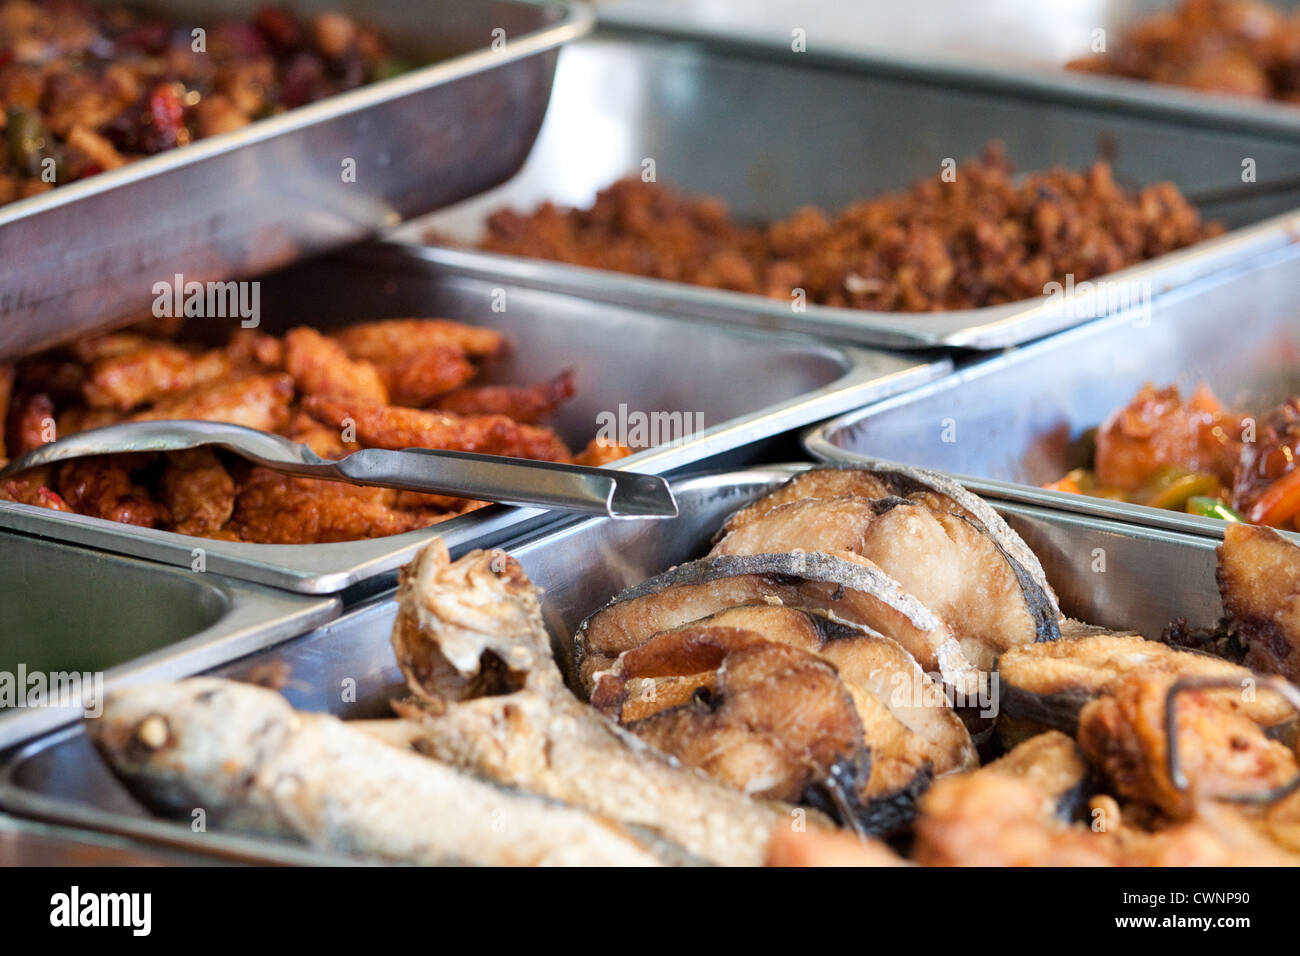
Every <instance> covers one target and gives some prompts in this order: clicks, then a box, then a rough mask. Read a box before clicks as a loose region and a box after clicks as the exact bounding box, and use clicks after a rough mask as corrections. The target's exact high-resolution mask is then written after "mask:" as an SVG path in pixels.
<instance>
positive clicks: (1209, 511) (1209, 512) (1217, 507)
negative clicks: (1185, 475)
mask: <svg viewBox="0 0 1300 956" xmlns="http://www.w3.org/2000/svg"><path fill="white" fill-rule="evenodd" d="M1187 513H1188V514H1189V515H1199V516H1200V517H1202V518H1219V519H1221V520H1223V521H1233V522H1236V523H1238V524H1240V523H1241V522H1243V521H1245V520H1246V519H1245V518H1243V517H1242V516H1241V514H1240V513H1239V512H1238V511H1236V510H1235V509H1234V508H1232V507H1231V506H1229V505H1228V504H1226V503H1225V502H1223V501H1221V500H1219V499H1218V498H1213V497H1210V496H1209V495H1193V496H1192V497H1190V498H1188V499H1187Z"/></svg>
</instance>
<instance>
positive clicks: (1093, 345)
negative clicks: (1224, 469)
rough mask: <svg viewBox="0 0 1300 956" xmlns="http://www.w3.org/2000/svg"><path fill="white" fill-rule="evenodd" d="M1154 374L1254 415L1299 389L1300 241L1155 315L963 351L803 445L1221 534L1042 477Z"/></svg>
mask: <svg viewBox="0 0 1300 956" xmlns="http://www.w3.org/2000/svg"><path fill="white" fill-rule="evenodd" d="M1146 382H1153V383H1155V384H1156V385H1165V384H1177V385H1178V386H1179V387H1180V388H1181V389H1182V390H1183V393H1184V394H1187V393H1189V392H1190V391H1191V390H1192V389H1194V388H1195V387H1196V385H1197V384H1199V383H1201V382H1204V383H1206V384H1208V385H1209V386H1210V387H1211V388H1212V389H1213V390H1214V392H1215V394H1216V395H1218V397H1219V399H1220V400H1221V401H1223V402H1224V403H1225V404H1226V405H1228V406H1229V407H1232V408H1238V409H1243V410H1246V411H1250V412H1252V413H1254V414H1256V415H1262V414H1263V413H1264V412H1265V411H1266V410H1267V409H1268V408H1270V407H1272V406H1273V405H1274V404H1276V403H1277V402H1280V401H1282V400H1283V399H1285V398H1286V397H1287V396H1289V395H1294V394H1297V393H1300V250H1292V251H1288V252H1286V253H1285V254H1279V255H1277V256H1274V257H1272V259H1271V260H1265V261H1263V262H1260V263H1258V264H1257V265H1256V266H1255V267H1254V268H1252V269H1250V270H1247V271H1245V272H1243V273H1241V274H1240V275H1238V276H1233V277H1230V278H1222V279H1218V280H1207V281H1204V282H1201V283H1198V284H1195V285H1191V286H1188V287H1186V288H1184V289H1181V290H1180V291H1179V292H1178V293H1177V294H1175V295H1173V296H1170V297H1169V298H1168V299H1166V300H1165V301H1163V302H1160V303H1158V304H1157V307H1156V308H1155V309H1154V310H1153V312H1152V314H1151V316H1150V318H1149V321H1147V320H1146V319H1145V318H1143V317H1140V316H1119V317H1116V318H1112V319H1106V320H1103V321H1101V322H1097V323H1093V324H1092V325H1088V326H1084V327H1082V328H1079V329H1075V330H1072V331H1070V332H1065V333H1062V334H1060V335H1057V336H1053V337H1051V338H1049V339H1045V340H1044V341H1042V342H1036V343H1033V344H1031V345H1027V346H1023V347H1021V348H1017V349H1012V350H1009V351H1006V352H1003V353H1002V354H1000V355H998V356H996V357H993V358H989V359H985V360H982V361H976V362H971V363H968V364H966V365H964V366H963V367H962V368H961V369H959V371H958V372H957V374H955V375H953V376H951V377H949V378H946V379H944V380H943V381H940V382H935V383H933V384H931V385H928V386H925V387H922V388H919V389H916V390H915V391H913V392H910V393H908V394H907V395H906V396H900V397H898V398H895V399H891V400H889V401H886V402H882V403H880V404H878V405H875V406H873V407H871V408H866V409H862V410H860V411H856V412H851V413H849V414H846V415H843V416H841V417H839V418H836V419H834V420H832V421H829V422H826V423H824V424H822V425H819V426H817V427H815V428H813V429H812V430H810V431H809V432H808V434H807V435H806V436H805V440H804V444H805V447H807V449H808V451H809V452H810V453H811V454H812V455H813V456H814V457H816V458H820V459H823V460H826V461H846V462H852V461H859V460H862V459H864V458H865V459H883V460H892V461H901V462H906V463H908V464H912V465H921V466H923V467H926V468H935V469H939V470H942V471H947V472H950V473H952V474H954V475H956V476H958V477H959V478H960V480H961V481H962V482H964V483H965V484H967V485H969V486H970V487H971V488H972V489H974V490H975V491H977V492H979V493H980V494H983V495H986V496H988V497H992V498H998V499H1002V500H1009V501H1021V502H1025V503H1029V504H1038V505H1046V506H1048V507H1052V508H1059V509H1062V510H1066V511H1075V512H1079V513H1082V514H1090V515H1101V516H1105V517H1110V518H1115V519H1118V520H1123V521H1131V522H1135V523H1138V524H1143V525H1147V526H1150V527H1158V528H1170V529H1174V530H1179V531H1186V532H1189V533H1193V534H1201V535H1210V536H1212V537H1222V536H1223V529H1224V522H1222V521H1220V520H1218V519H1217V518H1201V517H1195V516H1192V515H1187V514H1183V513H1181V512H1177V511H1165V510H1162V509H1158V508H1148V507H1146V506H1145V505H1133V504H1127V503H1125V502H1119V501H1110V500H1108V499H1104V498H1089V497H1087V496H1084V495H1071V494H1065V493H1063V492H1057V491H1045V490H1043V489H1042V487H1041V485H1043V484H1044V483H1046V482H1049V481H1055V480H1056V479H1058V478H1060V477H1062V476H1063V475H1065V474H1066V472H1068V471H1069V470H1070V469H1072V468H1075V467H1078V466H1080V465H1083V464H1086V463H1085V462H1082V461H1077V460H1075V456H1074V454H1073V449H1074V445H1075V442H1076V441H1077V439H1078V438H1079V437H1080V436H1081V435H1082V433H1083V432H1085V431H1086V430H1087V429H1090V428H1093V427H1095V426H1097V425H1099V424H1101V423H1102V422H1103V421H1104V420H1105V419H1106V418H1107V416H1109V415H1110V413H1111V412H1113V411H1115V410H1116V409H1119V408H1122V407H1124V406H1125V405H1127V404H1128V403H1129V401H1130V400H1131V399H1132V398H1133V396H1134V395H1135V394H1136V393H1137V391H1138V389H1139V388H1141V387H1142V385H1143V384H1144V383H1146ZM1288 534H1291V535H1292V536H1293V537H1294V538H1295V540H1297V541H1300V535H1295V534H1294V533H1292V532H1288Z"/></svg>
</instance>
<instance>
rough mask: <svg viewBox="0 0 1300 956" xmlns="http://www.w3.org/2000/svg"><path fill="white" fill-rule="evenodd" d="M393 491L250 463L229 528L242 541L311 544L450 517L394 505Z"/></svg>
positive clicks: (392, 531)
mask: <svg viewBox="0 0 1300 956" xmlns="http://www.w3.org/2000/svg"><path fill="white" fill-rule="evenodd" d="M396 494H397V492H395V491H392V490H390V489H387V488H369V487H361V486H358V485H349V484H346V483H344V482H340V481H323V480H321V479H317V478H294V477H291V476H289V475H281V474H278V473H276V472H273V471H269V470H268V469H265V468H255V469H253V471H252V473H251V474H250V475H249V478H248V480H247V481H246V482H245V483H244V486H243V488H242V489H241V490H240V492H239V495H238V497H237V498H236V499H235V509H234V515H233V518H232V520H231V524H230V527H231V528H232V529H233V530H234V531H235V532H236V533H237V534H238V535H239V536H240V537H241V538H242V539H243V540H246V541H260V542H262V543H265V544H313V543H317V542H329V541H355V540H357V539H360V538H379V537H383V536H385V535H390V534H401V533H402V532H404V531H414V530H416V529H417V528H425V527H428V526H429V525H432V524H436V523H438V522H439V521H443V520H446V519H447V518H450V517H453V514H451V513H437V512H433V511H427V510H426V511H421V510H415V509H410V510H406V509H399V508H396V507H394V502H395V496H396Z"/></svg>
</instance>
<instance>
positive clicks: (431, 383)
mask: <svg viewBox="0 0 1300 956" xmlns="http://www.w3.org/2000/svg"><path fill="white" fill-rule="evenodd" d="M375 367H376V368H377V369H378V370H379V376H380V378H382V379H383V381H384V384H385V385H386V386H387V387H388V391H389V392H390V393H391V395H392V401H393V404H395V405H412V406H416V407H423V406H425V405H428V404H429V403H430V402H432V401H433V400H434V399H436V398H437V397H438V396H439V395H442V394H444V393H446V392H450V391H452V390H453V389H456V388H459V387H460V386H462V385H464V384H465V383H466V382H468V381H470V380H471V379H473V378H474V376H475V375H476V374H477V373H478V369H477V368H475V366H474V363H472V362H471V361H470V360H469V359H468V358H466V356H465V353H464V352H462V351H461V350H460V349H459V348H457V347H456V346H452V345H440V346H437V347H435V348H430V349H427V350H426V351H423V352H418V353H416V354H414V355H404V356H402V357H400V358H396V359H391V360H388V361H378V360H377V361H376V362H375Z"/></svg>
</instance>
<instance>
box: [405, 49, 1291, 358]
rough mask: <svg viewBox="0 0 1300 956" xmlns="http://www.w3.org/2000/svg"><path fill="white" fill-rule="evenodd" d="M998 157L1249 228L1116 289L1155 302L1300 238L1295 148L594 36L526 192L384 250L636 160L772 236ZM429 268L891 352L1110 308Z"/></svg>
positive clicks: (546, 131)
mask: <svg viewBox="0 0 1300 956" xmlns="http://www.w3.org/2000/svg"><path fill="white" fill-rule="evenodd" d="M786 52H787V54H788V53H789V50H788V47H787V50H786ZM991 139H1001V140H1003V141H1004V142H1005V143H1006V145H1007V147H1008V151H1009V154H1010V156H1011V157H1012V159H1013V160H1014V161H1015V163H1016V164H1017V167H1018V168H1019V169H1023V170H1031V169H1038V168H1044V167H1047V166H1050V165H1053V164H1065V165H1069V166H1075V167H1078V166H1082V165H1086V164H1087V163H1089V162H1091V161H1092V160H1093V159H1095V158H1096V157H1097V155H1098V154H1099V153H1103V154H1105V155H1107V156H1109V157H1110V158H1111V159H1112V162H1113V163H1114V166H1115V171H1116V174H1117V178H1118V179H1119V180H1120V181H1121V182H1125V183H1131V184H1138V183H1142V184H1145V183H1149V182H1155V181H1159V180H1165V179H1168V180H1172V181H1174V182H1175V183H1177V184H1178V185H1179V186H1180V187H1181V188H1182V189H1183V190H1184V192H1186V193H1188V194H1191V195H1194V194H1198V193H1205V194H1207V195H1208V194H1210V193H1214V194H1216V195H1217V197H1218V200H1217V201H1216V202H1215V203H1214V204H1213V205H1211V206H1209V207H1208V208H1207V209H1206V212H1207V214H1210V215H1212V216H1214V217H1216V218H1221V219H1223V220H1225V221H1226V222H1227V223H1229V225H1231V226H1235V227H1240V228H1237V229H1235V231H1233V232H1231V233H1230V234H1229V235H1227V236H1224V237H1221V238H1219V239H1216V240H1212V241H1209V242H1205V243H1201V244H1199V245H1197V246H1195V247H1192V248H1189V249H1186V250H1181V251H1179V252H1176V253H1172V254H1170V255H1167V256H1162V257H1160V258H1158V259H1154V260H1151V261H1150V262H1147V263H1144V264H1140V265H1137V266H1134V267H1132V268H1129V269H1125V270H1122V271H1121V272H1117V273H1113V274H1112V275H1111V276H1110V277H1109V279H1110V280H1111V281H1112V282H1120V281H1124V282H1132V283H1144V282H1149V283H1150V286H1149V288H1150V293H1151V295H1152V296H1153V297H1158V296H1159V295H1161V294H1164V293H1165V292H1167V291H1168V290H1170V289H1173V288H1177V287H1179V286H1180V285H1182V284H1184V283H1186V282H1188V281H1191V280H1192V279H1194V278H1196V277H1198V276H1202V275H1205V274H1208V273H1212V272H1215V271H1219V270H1223V269H1228V268H1231V267H1233V266H1234V265H1237V264H1240V263H1241V262H1243V261H1247V260H1249V259H1250V258H1252V257H1254V256H1257V255H1260V254H1262V253H1264V252H1266V251H1268V250H1270V249H1275V248H1278V247H1281V246H1284V245H1287V244H1289V243H1291V242H1294V241H1295V239H1296V236H1297V235H1300V214H1293V215H1279V214H1283V213H1285V212H1286V211H1287V210H1290V209H1292V208H1293V207H1296V206H1300V189H1298V188H1294V186H1295V184H1292V185H1293V188H1292V189H1291V191H1290V192H1286V191H1283V192H1280V193H1279V192H1276V191H1273V190H1272V189H1271V188H1270V187H1268V186H1267V185H1266V183H1272V182H1275V181H1279V180H1286V179H1287V178H1288V177H1292V178H1294V177H1295V176H1296V175H1297V174H1300V144H1297V143H1292V142H1285V141H1280V140H1277V139H1273V140H1270V139H1268V138H1266V137H1263V136H1258V135H1246V134H1243V133H1240V132H1236V133H1227V132H1224V131H1222V130H1215V129H1196V128H1193V127H1191V126H1189V125H1187V124H1180V123H1177V122H1174V121H1170V120H1161V119H1159V118H1153V117H1133V116H1127V115H1118V114H1115V113H1112V112H1109V111H1107V110H1106V109H1104V108H1102V107H1101V106H1099V105H1096V104H1094V105H1091V106H1089V105H1074V104H1064V103H1061V102H1056V101H1052V100H1049V99H1044V98H1041V97H1033V96H1028V95H1025V96H1019V95H1015V94H1014V93H1012V92H1008V91H1004V90H992V89H976V88H973V87H970V86H969V85H965V84H960V83H951V82H945V81H944V80H942V78H938V77H935V76H922V75H915V76H911V75H899V74H898V72H897V71H890V70H884V69H880V68H877V67H875V66H873V65H872V64H870V63H866V62H863V63H858V62H855V61H844V60H841V61H835V62H831V61H830V60H828V59H827V58H826V57H815V56H814V54H812V53H806V54H789V55H788V56H785V57H779V56H775V55H772V54H771V53H770V52H769V51H767V50H766V49H765V48H762V47H753V46H749V47H742V48H741V49H740V50H739V51H730V50H729V49H724V48H720V47H718V46H716V45H713V44H711V43H705V42H703V41H701V42H695V43H680V42H678V43H670V42H665V41H663V40H660V39H656V38H653V37H646V36H636V37H611V36H608V35H603V36H600V35H598V36H597V37H596V38H593V39H590V40H584V41H581V42H579V43H575V44H571V45H569V46H568V47H566V48H565V49H564V51H563V52H562V54H561V56H560V66H559V69H558V71H557V73H556V81H555V89H554V93H553V94H552V97H551V106H550V108H549V110H548V112H547V117H546V122H545V124H544V125H543V128H542V132H541V133H540V134H539V136H538V140H537V145H536V147H534V149H533V152H532V154H531V155H530V156H529V159H528V162H527V163H526V164H525V165H524V168H523V170H522V171H521V173H520V174H519V175H518V176H516V177H515V178H514V179H513V180H511V181H510V182H509V183H507V184H506V185H504V186H502V187H500V188H499V189H496V190H494V191H491V192H488V193H486V194H484V195H482V196H479V197H476V198H474V199H473V200H471V201H469V202H466V203H462V204H459V205H457V206H455V207H452V208H448V209H445V210H443V211H441V212H439V213H437V214H434V215H431V216H426V217H422V218H419V219H416V220H413V221H411V222H409V223H407V224H405V225H404V226H402V227H401V228H399V229H396V230H394V231H392V232H390V233H388V234H386V238H388V239H391V240H392V241H396V242H403V243H412V244H423V243H425V242H427V241H428V240H427V238H426V237H427V234H428V233H429V231H430V230H434V231H436V232H437V233H438V234H439V235H443V236H448V237H451V238H453V239H454V240H456V241H457V242H472V241H473V240H475V239H476V238H477V237H478V236H479V235H480V234H481V230H482V226H483V223H484V221H485V219H486V217H487V215H488V214H489V213H490V212H491V211H493V210H495V209H498V208H501V207H503V206H511V207H515V208H521V209H532V208H533V207H535V206H536V205H538V204H539V203H541V202H542V201H545V200H552V201H555V202H557V203H559V204H562V205H587V204H589V203H590V202H591V201H592V200H593V199H594V197H595V194H596V192H597V190H599V189H603V188H604V187H605V186H607V185H608V184H609V183H610V182H612V181H614V180H615V179H618V178H619V177H621V176H625V175H629V174H632V173H640V172H641V170H642V162H643V160H644V159H653V160H654V162H655V175H656V177H657V178H658V180H659V181H662V182H667V183H673V184H675V185H677V186H680V187H682V188H683V189H686V190H688V191H690V192H698V193H706V194H712V195H717V196H721V197H722V198H724V199H725V200H727V202H728V203H729V204H730V207H731V209H732V211H733V213H735V214H737V215H738V216H739V217H740V218H741V219H743V220H753V221H762V220H770V219H773V218H776V217H781V216H785V215H788V214H790V213H792V212H793V211H794V210H795V209H796V208H798V207H799V206H802V205H805V204H809V203H811V204H815V205H819V206H821V207H823V208H827V209H836V208H840V207H842V206H844V205H846V204H848V203H850V202H852V201H854V200H857V199H861V198H864V197H868V196H872V195H875V194H878V193H880V192H882V191H886V190H893V189H900V188H903V187H906V186H907V185H908V184H910V183H912V182H914V181H915V180H916V179H918V178H920V177H924V176H927V175H929V174H931V173H933V175H935V176H938V175H939V173H940V168H941V163H942V162H943V160H944V159H945V158H948V157H951V158H955V159H959V160H960V159H962V158H965V157H968V156H971V155H974V154H976V153H978V152H979V151H980V150H981V149H982V148H983V146H984V145H985V143H987V142H988V141H989V140H991ZM1246 156H1248V157H1251V158H1253V159H1255V161H1256V163H1257V169H1258V175H1259V177H1260V182H1259V183H1258V184H1256V185H1255V186H1254V187H1247V186H1243V184H1242V182H1241V172H1242V165H1241V163H1242V158H1243V157H1246ZM1266 217H1275V218H1266ZM1260 220H1264V221H1262V222H1261V221H1260ZM423 255H424V256H425V257H426V258H427V259H428V260H429V261H431V262H438V263H442V264H446V265H450V266H454V267H455V268H457V269H458V270H460V271H462V272H464V273H466V274H476V275H482V276H494V277H497V278H498V279H499V281H506V282H510V283H513V284H516V285H524V286H530V287H535V288H545V289H557V290H561V291H565V292H569V293H573V294H575V295H582V296H585V297H588V298H592V299H599V300H602V301H606V302H613V303H620V304H624V305H637V306H641V307H644V308H653V309H658V310H670V311H673V312H678V313H683V314H691V315H696V316H703V317H706V318H711V319H717V320H723V321H728V322H733V323H744V324H748V325H755V326H759V327H762V328H768V329H793V330H800V331H806V332H813V333H817V334H819V335H823V336H829V337H833V338H838V339H847V340H852V341H856V342H860V343H867V344H873V345H883V346H888V347H895V348H918V347H926V346H965V347H971V348H1000V347H1003V346H1006V345H1011V344H1015V343H1020V342H1024V341H1027V340H1030V339H1033V338H1037V337H1039V336H1042V335H1045V334H1047V333H1049V332H1054V331H1058V330H1060V329H1062V328H1066V327H1069V326H1072V325H1077V324H1079V323H1080V322H1082V321H1086V318H1083V317H1086V316H1089V315H1095V314H1102V313H1103V312H1104V311H1105V309H1106V307H1107V306H1106V303H1105V301H1104V300H1105V298H1106V290H1104V289H1102V290H1098V291H1096V292H1094V294H1093V296H1092V297H1087V296H1085V295H1084V294H1082V293H1077V294H1076V295H1075V296H1074V297H1072V298H1067V299H1066V302H1067V303H1068V307H1062V305H1061V304H1060V303H1059V302H1058V303H1054V302H1052V301H1050V300H1048V299H1045V298H1039V299H1032V300H1026V301H1023V302H1018V303H1011V304H1007V305H1001V306H994V307H989V308H984V309H973V310H962V311H952V312H933V313H888V312H867V311H861V310H854V309H843V308H830V307H826V306H816V305H808V306H807V309H806V311H804V312H795V311H793V309H792V305H791V303H790V302H785V301H777V300H773V299H768V298H764V297H761V296H757V295H748V294H743V293H737V292H727V291H722V290H715V289H706V288H702V287H698V286H692V285H687V284H684V283H673V282H667V281H664V280H658V279H645V278H640V277H635V276H628V275H622V274H619V273H614V272H606V271H601V270H596V269H587V268H581V267H577V266H571V265H566V264H563V263H556V262H546V261H542V260H532V259H524V258H517V257H512V256H504V255H497V254H492V253H485V252H479V251H476V250H473V249H469V248H428V249H426V250H425V251H424V253H423ZM1132 288H1135V289H1139V290H1140V289H1141V288H1142V286H1141V285H1137V286H1134V287H1132ZM1098 293H1099V294H1098Z"/></svg>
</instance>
